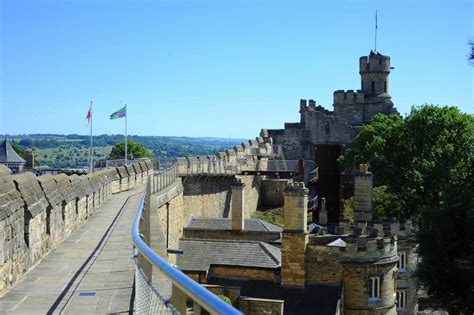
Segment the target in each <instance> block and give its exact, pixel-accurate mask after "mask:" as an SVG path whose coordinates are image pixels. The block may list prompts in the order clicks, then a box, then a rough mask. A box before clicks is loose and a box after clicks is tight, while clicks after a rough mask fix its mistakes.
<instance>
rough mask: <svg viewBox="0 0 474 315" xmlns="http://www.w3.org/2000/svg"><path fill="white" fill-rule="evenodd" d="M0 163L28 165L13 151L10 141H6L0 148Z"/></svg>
mask: <svg viewBox="0 0 474 315" xmlns="http://www.w3.org/2000/svg"><path fill="white" fill-rule="evenodd" d="M0 163H26V161H25V160H24V159H23V158H22V157H21V156H19V155H18V153H16V152H15V150H13V147H12V145H11V144H10V141H8V140H7V139H5V140H4V141H3V143H2V145H1V146H0Z"/></svg>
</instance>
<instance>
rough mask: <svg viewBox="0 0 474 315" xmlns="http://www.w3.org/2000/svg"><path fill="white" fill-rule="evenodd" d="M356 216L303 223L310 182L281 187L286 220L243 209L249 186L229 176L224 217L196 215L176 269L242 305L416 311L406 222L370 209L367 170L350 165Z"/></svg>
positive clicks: (252, 309)
mask: <svg viewBox="0 0 474 315" xmlns="http://www.w3.org/2000/svg"><path fill="white" fill-rule="evenodd" d="M354 182H355V184H356V187H355V196H354V197H355V209H354V223H352V224H350V223H349V221H347V220H341V222H339V223H336V224H335V223H331V222H328V220H327V210H326V207H325V199H324V198H323V206H322V209H321V210H320V211H319V213H318V214H319V218H320V219H319V220H318V224H317V226H316V227H315V224H314V223H312V224H308V222H307V213H308V207H307V205H308V192H309V191H308V189H307V188H306V187H305V185H304V184H303V183H299V182H294V183H292V182H290V184H289V185H288V186H287V187H286V189H285V190H284V192H283V194H284V227H283V229H282V228H279V227H277V226H275V225H272V224H271V223H268V222H265V221H262V220H256V219H245V218H244V213H245V209H244V204H245V190H244V189H243V187H242V186H243V185H242V183H241V182H239V181H236V182H234V183H233V185H232V205H231V207H232V210H231V214H230V218H224V219H223V218H197V217H193V218H192V219H191V220H190V221H189V223H188V224H187V226H186V227H185V228H184V231H183V237H182V238H181V239H180V241H179V248H180V249H182V250H183V253H182V254H181V255H178V256H177V260H176V264H177V266H178V268H180V269H181V270H182V271H184V272H185V273H187V274H188V275H190V276H191V277H192V278H194V279H195V280H196V281H198V282H200V283H202V284H204V285H206V286H207V287H208V288H209V289H210V290H211V291H213V292H215V293H217V294H224V295H226V296H227V297H229V298H230V299H231V301H232V303H233V304H234V305H236V306H238V307H239V308H240V310H242V311H243V312H245V313H246V314H262V313H263V312H270V313H271V314H340V313H345V314H415V313H416V307H417V306H416V305H417V298H416V296H417V293H416V282H415V281H414V280H413V277H412V276H413V271H414V267H415V264H416V254H415V251H414V246H413V240H412V230H411V224H410V222H409V221H404V222H398V221H390V222H382V221H379V220H374V218H373V215H372V201H371V198H372V196H371V191H372V174H371V173H370V172H368V170H367V167H366V166H364V165H362V166H361V167H360V169H359V171H358V172H356V174H355V180H354Z"/></svg>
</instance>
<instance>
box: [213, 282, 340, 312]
mask: <svg viewBox="0 0 474 315" xmlns="http://www.w3.org/2000/svg"><path fill="white" fill-rule="evenodd" d="M208 283H209V284H220V285H228V286H238V287H240V288H241V289H240V295H241V296H248V297H253V298H261V299H276V300H285V304H284V314H285V315H287V314H288V315H293V314H295V315H296V314H298V315H300V314H318V315H334V314H335V313H336V308H337V300H338V299H339V297H340V295H341V287H340V286H336V285H322V284H306V285H305V287H304V288H299V287H285V286H281V285H279V284H275V283H273V282H271V281H265V280H244V279H223V278H216V277H211V278H210V279H209V281H208Z"/></svg>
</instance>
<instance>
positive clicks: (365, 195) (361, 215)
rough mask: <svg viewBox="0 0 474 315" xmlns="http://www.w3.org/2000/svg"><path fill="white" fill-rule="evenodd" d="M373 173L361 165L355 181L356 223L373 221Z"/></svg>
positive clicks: (364, 165) (365, 165)
mask: <svg viewBox="0 0 474 315" xmlns="http://www.w3.org/2000/svg"><path fill="white" fill-rule="evenodd" d="M372 186H373V184H372V173H371V172H369V171H368V167H367V164H360V165H359V171H358V172H356V173H355V181H354V221H366V222H367V221H372Z"/></svg>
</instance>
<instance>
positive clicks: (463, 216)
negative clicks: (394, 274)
mask: <svg viewBox="0 0 474 315" xmlns="http://www.w3.org/2000/svg"><path fill="white" fill-rule="evenodd" d="M345 159H355V161H356V162H368V163H369V166H370V168H371V170H372V171H373V173H374V174H375V176H376V178H377V182H378V184H379V185H385V186H386V188H385V189H384V193H388V194H390V195H393V196H394V197H395V198H396V199H397V198H398V200H399V202H400V204H399V205H398V206H397V208H398V209H399V210H397V211H393V210H394V209H390V208H389V207H388V206H384V205H383V204H381V205H380V206H381V207H382V208H385V211H386V212H394V213H393V214H394V215H396V216H399V217H400V216H404V215H405V216H406V215H413V216H415V219H416V221H415V222H416V227H417V235H416V238H417V243H418V246H419V249H418V253H419V256H420V260H419V263H418V267H417V276H418V279H419V281H420V283H421V284H422V285H423V286H424V287H425V288H426V289H427V290H428V293H429V294H430V295H431V296H432V297H433V298H434V299H435V300H437V301H438V302H439V306H440V307H443V308H444V309H446V310H447V311H448V312H449V313H450V314H473V313H474V194H473V191H474V116H473V115H469V114H463V113H461V112H460V111H459V109H458V108H456V107H438V106H433V105H423V106H421V107H414V108H412V110H411V112H410V114H409V115H408V116H407V117H405V118H401V117H398V116H393V115H391V116H386V115H377V116H375V117H374V119H373V121H372V122H371V123H370V124H368V125H365V126H364V127H363V128H362V130H361V132H360V133H359V135H358V136H357V138H356V148H355V150H354V151H352V152H349V153H348V155H347V156H346V157H345ZM389 199H390V198H389Z"/></svg>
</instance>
